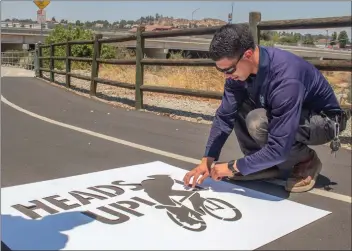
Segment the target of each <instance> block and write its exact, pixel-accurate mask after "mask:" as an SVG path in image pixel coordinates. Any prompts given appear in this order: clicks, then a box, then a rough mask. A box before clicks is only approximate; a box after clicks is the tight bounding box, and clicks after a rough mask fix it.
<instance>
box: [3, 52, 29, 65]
mask: <svg viewBox="0 0 352 251" xmlns="http://www.w3.org/2000/svg"><path fill="white" fill-rule="evenodd" d="M1 65H2V66H11V67H19V68H24V69H26V70H34V69H35V52H34V51H6V52H1Z"/></svg>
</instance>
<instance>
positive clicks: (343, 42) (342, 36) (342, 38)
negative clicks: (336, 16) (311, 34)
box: [337, 30, 348, 48]
mask: <svg viewBox="0 0 352 251" xmlns="http://www.w3.org/2000/svg"><path fill="white" fill-rule="evenodd" d="M337 40H338V41H339V44H340V46H339V47H340V48H345V47H346V44H347V42H348V35H347V32H346V31H344V30H343V31H341V32H340V34H339V36H338V38H337Z"/></svg>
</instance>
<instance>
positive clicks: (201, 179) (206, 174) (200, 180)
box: [198, 172, 209, 184]
mask: <svg viewBox="0 0 352 251" xmlns="http://www.w3.org/2000/svg"><path fill="white" fill-rule="evenodd" d="M208 177H209V173H208V172H206V173H205V174H203V176H202V178H200V179H199V180H198V184H202V183H203V181H204V180H205V179H206V178H208Z"/></svg>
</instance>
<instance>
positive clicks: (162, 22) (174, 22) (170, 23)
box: [154, 17, 226, 28]
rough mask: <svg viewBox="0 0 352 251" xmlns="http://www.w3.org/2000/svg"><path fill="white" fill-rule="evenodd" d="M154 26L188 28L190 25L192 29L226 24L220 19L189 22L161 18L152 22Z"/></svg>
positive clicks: (179, 19) (181, 19)
mask: <svg viewBox="0 0 352 251" xmlns="http://www.w3.org/2000/svg"><path fill="white" fill-rule="evenodd" d="M154 24H158V25H165V26H174V27H177V28H183V27H189V25H190V24H191V25H192V27H210V26H220V25H224V24H226V22H224V21H222V20H220V19H213V18H204V19H201V20H189V19H184V18H169V17H163V18H160V19H158V20H157V21H154Z"/></svg>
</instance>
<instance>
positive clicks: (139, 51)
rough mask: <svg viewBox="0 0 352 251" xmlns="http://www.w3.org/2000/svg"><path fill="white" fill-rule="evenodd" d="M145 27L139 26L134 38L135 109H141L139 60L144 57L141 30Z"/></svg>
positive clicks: (141, 95)
mask: <svg viewBox="0 0 352 251" xmlns="http://www.w3.org/2000/svg"><path fill="white" fill-rule="evenodd" d="M144 30H145V27H144V26H139V27H138V28H137V33H136V35H137V38H136V89H135V108H136V109H137V110H139V109H143V91H142V90H141V86H142V85H143V75H144V73H143V68H144V67H143V65H142V63H141V60H142V59H143V57H144V38H143V37H142V32H144Z"/></svg>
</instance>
